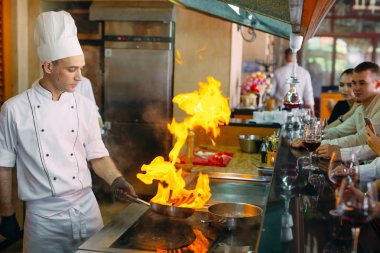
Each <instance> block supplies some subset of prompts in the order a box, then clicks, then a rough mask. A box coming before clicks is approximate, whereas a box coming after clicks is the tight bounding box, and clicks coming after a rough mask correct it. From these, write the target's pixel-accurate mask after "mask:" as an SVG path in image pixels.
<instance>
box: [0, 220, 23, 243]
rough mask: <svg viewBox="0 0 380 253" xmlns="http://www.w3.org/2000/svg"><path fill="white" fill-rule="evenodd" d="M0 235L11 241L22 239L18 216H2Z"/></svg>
mask: <svg viewBox="0 0 380 253" xmlns="http://www.w3.org/2000/svg"><path fill="white" fill-rule="evenodd" d="M0 234H1V235H3V236H4V237H5V238H7V239H8V240H11V241H15V240H17V239H19V238H20V226H19V225H18V222H17V219H16V214H12V215H10V216H1V223H0Z"/></svg>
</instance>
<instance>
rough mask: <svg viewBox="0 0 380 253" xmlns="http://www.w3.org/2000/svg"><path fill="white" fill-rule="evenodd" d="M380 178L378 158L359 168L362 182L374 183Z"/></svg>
mask: <svg viewBox="0 0 380 253" xmlns="http://www.w3.org/2000/svg"><path fill="white" fill-rule="evenodd" d="M379 178H380V157H377V158H376V159H375V160H373V161H372V162H371V163H370V164H366V165H360V166H359V179H360V181H374V180H376V179H379Z"/></svg>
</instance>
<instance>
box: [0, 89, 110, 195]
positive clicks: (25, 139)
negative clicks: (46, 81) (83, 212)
mask: <svg viewBox="0 0 380 253" xmlns="http://www.w3.org/2000/svg"><path fill="white" fill-rule="evenodd" d="M108 155H109V153H108V151H107V149H106V148H105V146H104V143H103V141H102V139H101V135H100V129H99V125H98V119H97V110H96V107H95V105H94V103H93V102H91V101H90V100H88V99H86V98H84V97H83V96H81V95H79V94H76V93H68V92H64V93H63V94H62V95H61V97H60V99H59V101H53V100H52V95H51V93H50V92H49V91H48V90H46V89H44V88H43V87H41V86H40V85H39V84H38V83H37V84H34V87H32V88H30V89H28V90H27V91H25V92H23V93H21V94H19V95H17V96H15V97H13V98H11V99H9V100H8V101H6V102H5V103H4V104H3V106H2V110H1V113H0V166H3V167H15V166H16V167H17V178H18V193H19V197H20V199H22V200H25V201H30V200H38V199H43V198H47V197H49V196H61V195H67V194H72V193H74V192H76V191H79V190H83V189H85V188H90V187H91V184H92V182H91V175H90V171H89V169H88V166H87V161H86V160H92V159H96V158H101V157H104V156H108Z"/></svg>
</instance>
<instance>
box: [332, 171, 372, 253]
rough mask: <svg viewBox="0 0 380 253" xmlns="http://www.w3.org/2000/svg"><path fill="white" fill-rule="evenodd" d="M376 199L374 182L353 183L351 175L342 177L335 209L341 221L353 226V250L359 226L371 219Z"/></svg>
mask: <svg viewBox="0 0 380 253" xmlns="http://www.w3.org/2000/svg"><path fill="white" fill-rule="evenodd" d="M377 200H378V199H377V189H376V185H375V183H374V182H361V181H357V183H354V180H353V179H352V178H351V176H347V177H346V178H344V179H342V183H341V185H340V187H339V191H338V195H337V200H336V203H337V210H338V212H339V214H340V215H341V218H342V221H345V222H347V223H348V224H349V225H350V226H352V228H353V234H354V251H355V252H357V245H358V237H359V233H360V227H361V226H362V225H363V224H365V223H367V222H369V221H370V220H371V219H372V217H373V211H374V210H375V208H376V202H377Z"/></svg>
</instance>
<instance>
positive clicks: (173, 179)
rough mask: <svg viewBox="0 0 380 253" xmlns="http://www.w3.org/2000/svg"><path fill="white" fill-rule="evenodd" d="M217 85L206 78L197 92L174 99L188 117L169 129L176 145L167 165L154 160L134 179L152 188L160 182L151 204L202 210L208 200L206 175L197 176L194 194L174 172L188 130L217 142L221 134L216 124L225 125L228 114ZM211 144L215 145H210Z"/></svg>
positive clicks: (211, 79) (142, 168) (171, 125)
mask: <svg viewBox="0 0 380 253" xmlns="http://www.w3.org/2000/svg"><path fill="white" fill-rule="evenodd" d="M220 85H221V84H220V82H219V81H217V80H216V79H214V78H213V77H208V78H207V83H203V82H199V87H200V88H199V90H198V91H194V92H192V93H186V94H179V95H177V96H175V97H174V98H173V103H175V104H178V106H179V108H181V109H182V110H183V111H185V112H186V113H187V114H188V115H189V116H188V117H186V118H185V119H184V121H183V122H180V123H178V122H176V121H175V119H173V120H172V123H171V124H169V125H168V129H169V131H170V133H171V134H173V135H174V137H175V139H176V142H175V144H174V147H173V149H172V150H171V151H170V153H169V159H170V162H168V161H165V159H164V158H163V157H162V156H158V157H156V158H155V159H154V160H153V161H152V162H151V163H150V164H149V165H146V164H144V165H143V166H142V167H141V171H144V172H145V173H144V174H143V173H138V174H137V177H138V178H139V179H140V180H141V181H142V182H144V183H145V184H152V183H153V180H159V181H160V183H159V186H158V190H157V194H156V196H154V197H153V198H152V199H151V201H152V202H154V203H158V204H163V205H173V206H180V207H190V208H201V207H203V205H204V204H205V203H206V202H207V200H209V199H210V197H211V192H210V186H209V179H208V176H207V175H204V174H202V173H199V177H198V180H197V184H196V187H195V188H194V189H193V190H187V189H185V186H186V183H185V181H184V179H183V177H182V169H179V170H177V169H176V167H175V164H176V163H177V162H179V158H178V156H179V153H180V151H181V149H182V147H183V146H184V144H185V142H186V139H187V136H188V134H189V131H190V130H194V129H195V128H196V127H201V128H203V129H204V130H205V131H206V133H210V132H211V133H212V137H213V138H216V137H218V136H219V134H220V130H219V124H228V123H229V119H230V114H231V110H230V108H229V106H228V100H227V98H225V97H223V95H222V92H221V90H220ZM213 143H214V142H213Z"/></svg>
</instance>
